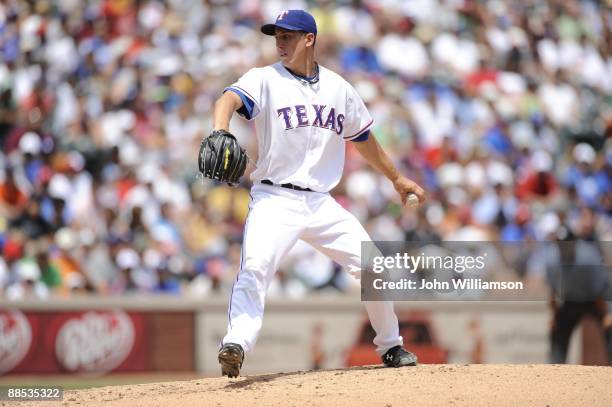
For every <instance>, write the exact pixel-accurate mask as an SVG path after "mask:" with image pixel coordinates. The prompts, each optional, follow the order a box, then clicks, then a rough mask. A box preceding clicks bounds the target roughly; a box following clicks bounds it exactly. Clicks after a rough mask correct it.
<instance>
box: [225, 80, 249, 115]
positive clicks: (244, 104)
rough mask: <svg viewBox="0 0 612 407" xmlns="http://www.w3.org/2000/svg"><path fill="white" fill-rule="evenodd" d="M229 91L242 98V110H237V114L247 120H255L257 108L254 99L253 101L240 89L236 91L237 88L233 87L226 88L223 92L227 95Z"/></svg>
mask: <svg viewBox="0 0 612 407" xmlns="http://www.w3.org/2000/svg"><path fill="white" fill-rule="evenodd" d="M228 90H231V91H232V92H234V93H235V94H237V95H238V96H240V99H241V100H242V107H240V109H238V110H236V112H238V114H239V115H241V116H243V117H244V118H245V119H247V120H251V119H252V118H253V108H254V106H255V102H254V101H253V99H251V98H250V97H248V96H247V95H245V94H244V93H243V92H242V91H240V90H239V89H236V88H234V87H231V86H230V87H229V88H225V89H224V90H223V93H225V92H226V91H228Z"/></svg>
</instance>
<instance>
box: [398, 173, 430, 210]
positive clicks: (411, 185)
mask: <svg viewBox="0 0 612 407" xmlns="http://www.w3.org/2000/svg"><path fill="white" fill-rule="evenodd" d="M393 188H395V190H396V191H397V193H398V194H399V195H400V197H401V198H402V204H403V205H406V198H407V197H408V194H415V195H416V196H417V197H418V198H419V204H422V203H423V202H425V191H424V190H423V188H421V187H420V186H419V185H418V184H417V183H416V182H414V181H412V180H410V179H408V178H406V177H404V176H403V175H400V176H398V177H397V178H396V179H395V181H393Z"/></svg>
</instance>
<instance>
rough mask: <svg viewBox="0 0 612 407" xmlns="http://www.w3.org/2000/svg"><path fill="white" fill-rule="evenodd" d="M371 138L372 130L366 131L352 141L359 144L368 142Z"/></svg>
mask: <svg viewBox="0 0 612 407" xmlns="http://www.w3.org/2000/svg"><path fill="white" fill-rule="evenodd" d="M369 137H370V130H366V131H364V132H363V133H361V135H360V136H358V137H356V138H354V139H352V140H351V141H357V142H360V141H366V140H367V139H368V138H369Z"/></svg>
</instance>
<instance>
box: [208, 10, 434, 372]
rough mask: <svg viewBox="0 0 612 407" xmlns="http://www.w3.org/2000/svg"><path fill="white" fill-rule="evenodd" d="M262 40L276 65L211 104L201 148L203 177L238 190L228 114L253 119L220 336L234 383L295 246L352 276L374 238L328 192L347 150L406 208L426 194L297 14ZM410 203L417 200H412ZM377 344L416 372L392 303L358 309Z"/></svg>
mask: <svg viewBox="0 0 612 407" xmlns="http://www.w3.org/2000/svg"><path fill="white" fill-rule="evenodd" d="M261 32H262V33H264V34H266V35H270V36H274V38H275V40H276V51H277V53H278V56H279V58H280V61H279V62H277V63H275V64H273V65H270V66H266V67H263V68H253V69H251V70H250V71H248V72H247V73H245V74H244V75H243V76H242V77H241V78H240V79H239V80H238V81H237V82H236V83H234V84H232V85H231V86H229V87H227V88H226V89H225V91H224V93H223V95H222V96H221V97H220V98H219V99H218V100H217V101H216V103H215V108H214V124H213V125H214V130H213V132H212V134H211V135H210V136H209V137H207V138H206V139H204V141H203V142H202V146H201V148H200V155H199V167H200V171H201V172H202V173H203V174H204V175H205V176H206V177H209V178H212V179H217V180H221V181H225V182H228V183H230V184H231V183H236V182H238V181H239V178H240V176H241V175H242V174H243V173H244V170H245V166H246V160H247V157H246V154H245V152H244V150H243V149H242V148H241V147H240V146H239V145H238V144H237V142H236V140H235V138H234V137H233V136H232V135H231V133H230V132H229V123H230V119H231V117H232V115H233V113H234V112H238V114H239V115H241V116H242V117H244V118H245V119H247V120H253V121H254V123H255V127H256V132H257V143H258V151H259V154H258V159H257V163H256V169H255V170H254V172H253V173H252V174H251V179H252V181H253V187H252V189H251V201H250V205H249V214H248V217H247V219H246V223H245V228H244V241H243V246H242V256H241V262H240V271H239V272H238V275H237V277H236V281H235V283H234V286H233V288H232V291H231V294H230V299H229V307H228V308H229V310H228V326H227V334H226V335H225V337H224V338H223V341H222V344H221V349H220V350H219V355H218V357H219V363H220V364H221V371H222V374H223V375H225V376H228V377H237V376H238V375H239V373H240V369H241V367H242V363H243V361H244V355H245V354H246V353H248V352H249V351H252V350H253V347H254V346H255V343H256V341H257V336H258V334H259V331H260V329H261V326H262V318H263V313H264V305H265V297H266V289H267V288H268V285H269V284H270V281H271V279H272V278H273V276H274V273H275V272H276V270H277V267H278V265H279V263H280V261H281V259H282V258H283V256H285V254H286V253H287V252H288V251H289V250H290V249H291V247H292V246H293V245H294V244H295V243H296V241H297V240H298V239H302V240H303V241H305V242H307V243H309V244H310V245H312V246H314V247H315V248H316V249H318V250H320V251H321V252H322V253H324V254H326V255H327V256H329V257H330V258H331V259H333V260H334V261H336V262H337V263H339V264H340V265H342V266H343V267H345V268H346V269H347V270H348V271H349V272H350V273H352V274H354V275H358V274H359V272H360V265H361V242H362V241H369V240H371V239H370V237H369V236H368V234H367V232H366V231H365V229H364V228H363V226H362V225H361V224H360V223H359V221H357V219H356V218H355V217H354V216H353V215H352V214H350V213H349V212H348V211H346V210H345V209H344V208H343V207H342V206H340V204H338V203H337V202H336V201H335V200H334V199H333V198H332V197H331V196H330V194H329V191H330V190H331V189H332V188H334V186H336V185H337V184H338V182H339V181H340V177H341V176H342V170H343V166H344V151H345V145H344V143H346V142H352V143H354V145H355V147H356V148H357V150H358V151H359V153H360V154H361V155H362V156H363V157H364V158H365V159H366V160H367V161H368V162H369V163H370V164H371V165H372V166H373V167H374V168H376V169H377V170H379V171H380V172H382V173H383V174H384V175H385V176H386V177H387V178H388V179H389V180H390V181H391V182H392V183H393V186H394V187H395V189H396V191H397V192H398V194H399V195H400V196H401V199H402V202H403V203H406V200H407V197H408V195H409V194H414V195H416V198H418V201H419V202H422V201H423V200H424V199H425V193H424V191H423V189H422V188H421V187H420V186H419V185H417V184H416V183H415V182H413V181H411V180H409V179H408V178H406V177H404V176H402V175H401V174H400V173H399V172H398V170H397V169H396V168H395V166H394V165H393V163H392V162H391V160H390V159H389V157H388V156H387V155H386V154H385V152H384V151H383V150H382V148H381V147H380V145H379V144H378V142H377V141H376V138H375V137H374V136H373V135H372V133H371V131H370V129H371V127H372V124H373V120H372V118H371V117H370V114H369V112H368V110H367V108H366V106H365V105H364V103H363V101H362V100H361V98H360V97H359V95H358V94H357V92H356V91H355V89H353V87H352V86H351V85H350V84H349V83H348V82H347V81H346V80H344V79H343V78H342V77H341V76H339V75H338V74H336V73H334V72H332V71H330V70H329V69H326V68H325V67H323V66H321V65H319V64H318V63H317V62H316V61H315V59H314V49H315V42H316V37H317V26H316V22H315V20H314V18H313V17H312V15H310V14H309V13H307V12H306V11H303V10H287V11H283V12H282V13H280V14H279V15H278V17H277V18H276V21H275V22H274V23H273V24H266V25H264V26H262V27H261ZM412 198H414V197H412ZM365 307H366V310H367V313H368V316H369V318H370V321H371V323H372V327H373V328H374V330H375V331H376V337H375V338H374V344H375V345H376V347H377V352H378V353H379V354H380V355H381V358H382V361H383V363H384V364H385V365H387V366H393V367H399V366H414V365H416V362H417V358H416V356H415V355H414V354H412V353H410V352H408V351H406V350H405V349H404V348H403V343H402V337H401V336H400V335H399V327H398V321H397V317H396V315H395V312H394V310H393V303H392V302H365Z"/></svg>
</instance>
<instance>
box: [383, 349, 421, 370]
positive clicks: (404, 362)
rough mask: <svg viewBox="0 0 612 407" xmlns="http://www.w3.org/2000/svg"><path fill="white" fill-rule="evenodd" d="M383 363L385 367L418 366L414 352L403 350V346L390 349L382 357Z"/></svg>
mask: <svg viewBox="0 0 612 407" xmlns="http://www.w3.org/2000/svg"><path fill="white" fill-rule="evenodd" d="M382 361H383V363H384V364H385V366H388V367H402V366H416V365H417V357H416V355H415V354H414V353H412V352H408V351H407V350H406V349H404V348H402V346H401V345H397V346H394V347H392V348H391V349H389V350H388V351H387V352H386V353H385V354H384V355H382Z"/></svg>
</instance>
